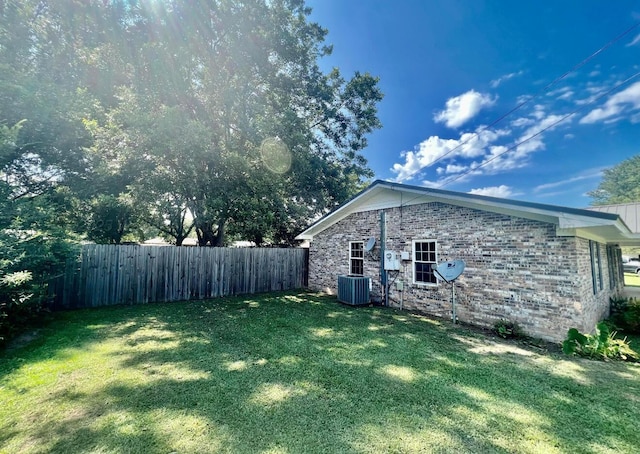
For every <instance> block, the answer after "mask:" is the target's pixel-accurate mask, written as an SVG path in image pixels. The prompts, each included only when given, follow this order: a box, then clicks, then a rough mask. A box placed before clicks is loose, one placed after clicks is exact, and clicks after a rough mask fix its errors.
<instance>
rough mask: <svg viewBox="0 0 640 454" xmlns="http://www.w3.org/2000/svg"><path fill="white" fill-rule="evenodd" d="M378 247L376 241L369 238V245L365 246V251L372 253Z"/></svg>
mask: <svg viewBox="0 0 640 454" xmlns="http://www.w3.org/2000/svg"><path fill="white" fill-rule="evenodd" d="M375 245H376V239H375V238H374V237H371V238H369V240H368V241H367V244H365V245H364V250H365V251H367V252H371V250H373V248H374V247H375Z"/></svg>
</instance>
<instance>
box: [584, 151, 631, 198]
mask: <svg viewBox="0 0 640 454" xmlns="http://www.w3.org/2000/svg"><path fill="white" fill-rule="evenodd" d="M589 197H591V198H593V200H592V202H591V204H592V205H612V204H617V203H630V202H640V155H637V156H633V157H631V158H629V159H626V160H624V161H622V162H621V163H620V164H618V165H616V166H614V167H612V168H610V169H605V171H604V172H603V176H602V181H601V182H600V184H599V185H598V187H597V189H595V190H594V191H591V192H589Z"/></svg>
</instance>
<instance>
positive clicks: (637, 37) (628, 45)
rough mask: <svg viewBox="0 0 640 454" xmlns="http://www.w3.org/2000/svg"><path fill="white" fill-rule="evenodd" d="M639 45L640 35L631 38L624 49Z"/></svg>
mask: <svg viewBox="0 0 640 454" xmlns="http://www.w3.org/2000/svg"><path fill="white" fill-rule="evenodd" d="M638 43H640V34H639V35H637V36H636V37H635V38H633V39H632V40H631V42H629V43H628V44H627V45H626V47H631V46H635V45H636V44H638Z"/></svg>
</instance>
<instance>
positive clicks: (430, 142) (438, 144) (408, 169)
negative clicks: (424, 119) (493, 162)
mask: <svg viewBox="0 0 640 454" xmlns="http://www.w3.org/2000/svg"><path fill="white" fill-rule="evenodd" d="M480 129H481V128H480ZM509 133H510V131H509V130H506V129H498V130H494V131H492V130H484V131H480V132H479V133H478V134H477V135H476V134H475V133H464V134H462V135H461V136H460V138H459V139H442V138H440V137H438V136H431V137H429V138H428V139H426V140H424V141H423V142H422V143H420V145H419V146H418V148H417V150H414V151H407V152H404V153H402V155H401V156H402V157H404V163H403V164H399V163H396V164H394V165H393V167H392V169H391V170H392V171H393V172H394V173H395V174H396V181H398V182H402V181H406V180H409V179H411V178H413V177H414V176H415V175H416V174H417V173H418V172H420V171H421V170H422V169H424V168H425V167H429V166H431V165H432V164H433V163H434V162H436V161H438V160H440V159H442V158H443V157H445V155H446V157H445V159H447V160H449V161H451V160H453V159H456V158H462V159H473V158H477V157H480V156H483V155H484V154H485V153H486V151H487V149H488V147H489V146H490V145H491V144H493V143H495V142H496V141H497V140H499V139H500V138H501V137H503V136H506V135H508V134H509ZM447 169H448V170H451V171H452V170H453V169H454V167H449V166H447V168H445V171H440V173H446V170H447Z"/></svg>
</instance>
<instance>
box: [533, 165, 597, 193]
mask: <svg viewBox="0 0 640 454" xmlns="http://www.w3.org/2000/svg"><path fill="white" fill-rule="evenodd" d="M603 170H604V168H598V169H591V170H588V171H587V172H586V173H585V174H583V175H578V176H576V177H572V178H569V179H566V180H562V181H556V182H553V183H545V184H541V185H538V186H536V187H535V188H533V192H542V191H546V190H547V189H554V188H557V187H560V186H565V185H567V184H571V183H575V182H576V181H582V180H589V179H592V178H600V177H601V176H602V171H603Z"/></svg>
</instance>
